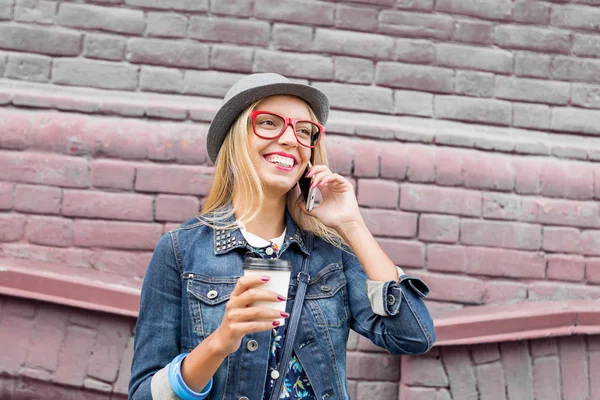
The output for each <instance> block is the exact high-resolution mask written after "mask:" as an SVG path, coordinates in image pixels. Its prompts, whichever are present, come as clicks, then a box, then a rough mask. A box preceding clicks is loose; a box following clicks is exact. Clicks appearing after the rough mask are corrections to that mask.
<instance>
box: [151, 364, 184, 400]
mask: <svg viewBox="0 0 600 400" xmlns="http://www.w3.org/2000/svg"><path fill="white" fill-rule="evenodd" d="M170 366H171V364H167V366H166V367H164V368H163V369H161V370H160V371H158V372H157V373H156V374H154V376H153V377H152V382H150V391H151V393H152V398H153V399H161V400H162V399H164V400H179V397H177V395H176V394H175V392H174V391H173V389H171V383H170V382H169V367H170Z"/></svg>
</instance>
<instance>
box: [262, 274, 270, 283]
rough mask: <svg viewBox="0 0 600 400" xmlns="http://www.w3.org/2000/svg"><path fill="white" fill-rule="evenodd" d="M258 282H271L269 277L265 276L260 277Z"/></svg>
mask: <svg viewBox="0 0 600 400" xmlns="http://www.w3.org/2000/svg"><path fill="white" fill-rule="evenodd" d="M260 280H261V281H263V282H269V281H270V280H271V277H270V276H267V275H265V276H263V277H261V278H260Z"/></svg>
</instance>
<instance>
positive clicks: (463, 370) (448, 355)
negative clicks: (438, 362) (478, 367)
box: [441, 346, 478, 399]
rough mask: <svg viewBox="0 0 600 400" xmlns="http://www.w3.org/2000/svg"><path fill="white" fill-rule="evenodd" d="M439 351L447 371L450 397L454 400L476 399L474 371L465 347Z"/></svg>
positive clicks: (452, 347)
mask: <svg viewBox="0 0 600 400" xmlns="http://www.w3.org/2000/svg"><path fill="white" fill-rule="evenodd" d="M441 350H442V357H443V358H444V365H445V367H446V370H447V371H448V378H449V380H450V390H451V392H452V396H453V397H454V398H455V399H472V398H477V397H478V393H477V382H476V380H475V371H474V368H473V365H472V363H471V359H470V357H469V350H468V349H467V347H466V346H449V347H444V348H443V349H441Z"/></svg>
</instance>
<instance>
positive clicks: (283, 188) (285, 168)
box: [248, 96, 312, 195]
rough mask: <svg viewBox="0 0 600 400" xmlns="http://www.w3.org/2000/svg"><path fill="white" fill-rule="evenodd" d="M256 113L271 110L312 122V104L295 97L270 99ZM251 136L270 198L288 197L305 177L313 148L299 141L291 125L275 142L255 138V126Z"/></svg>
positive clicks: (254, 155) (256, 166) (253, 152)
mask: <svg viewBox="0 0 600 400" xmlns="http://www.w3.org/2000/svg"><path fill="white" fill-rule="evenodd" d="M256 110H260V111H270V112H274V113H277V114H280V115H283V116H286V117H289V118H292V119H303V120H311V118H310V113H309V108H308V105H307V104H306V103H305V102H304V101H302V100H300V99H298V98H297V97H293V96H271V97H267V98H265V99H264V100H262V101H261V102H260V103H259V104H258V106H257V107H256ZM257 123H258V122H257ZM262 123H265V124H270V123H271V122H269V121H264V122H262ZM248 135H249V144H250V154H251V156H252V163H253V164H254V167H255V168H256V171H257V172H258V175H259V177H260V179H261V181H262V182H263V184H264V186H265V189H266V190H267V195H269V194H271V195H284V194H285V193H287V192H288V191H289V190H290V189H291V188H292V187H294V185H295V184H296V183H297V182H298V180H299V179H300V177H301V176H302V174H304V172H305V170H306V165H307V163H308V161H309V159H310V155H311V151H312V149H310V148H307V147H304V146H302V145H300V144H299V143H298V142H297V140H296V135H295V134H294V131H293V129H292V127H291V126H287V128H286V129H285V132H284V133H283V134H282V135H281V136H279V137H278V138H275V139H263V138H261V137H259V136H257V135H255V134H254V130H253V128H252V126H250V128H249V131H248Z"/></svg>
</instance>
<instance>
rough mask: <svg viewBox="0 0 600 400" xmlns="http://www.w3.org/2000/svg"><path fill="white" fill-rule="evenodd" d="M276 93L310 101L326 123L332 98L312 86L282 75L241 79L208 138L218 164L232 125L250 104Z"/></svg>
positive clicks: (220, 112) (232, 90) (250, 76)
mask: <svg viewBox="0 0 600 400" xmlns="http://www.w3.org/2000/svg"><path fill="white" fill-rule="evenodd" d="M274 95H291V96H296V97H299V98H301V99H302V100H304V101H306V102H307V103H308V105H309V106H310V107H311V108H312V110H313V111H314V113H315V115H316V116H317V119H318V120H319V122H320V123H321V124H323V125H325V123H326V122H327V116H328V115H329V99H327V96H326V95H325V93H323V92H321V91H320V90H319V89H317V88H314V87H312V86H308V85H304V84H302V83H293V82H291V81H290V80H289V79H287V78H286V77H284V76H281V75H278V74H271V73H267V74H252V75H248V76H245V77H243V78H242V79H240V80H239V81H237V82H236V83H235V84H234V85H233V86H232V87H231V89H229V91H228V92H227V94H226V95H225V99H224V100H223V105H222V106H221V108H219V110H218V111H217V114H215V117H214V118H213V120H212V122H211V123H210V127H209V128H208V135H207V137H206V148H207V150H208V156H209V157H210V159H211V160H212V162H213V163H214V162H215V160H216V159H217V155H218V154H219V150H220V149H221V146H222V145H223V141H224V140H225V136H227V132H229V128H230V127H231V124H233V122H234V121H235V119H236V118H237V116H238V115H240V113H241V112H242V111H244V109H246V107H248V106H249V105H250V104H252V103H254V102H255V101H258V100H261V99H264V98H265V97H269V96H274Z"/></svg>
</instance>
